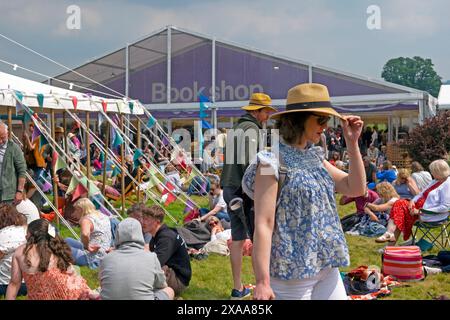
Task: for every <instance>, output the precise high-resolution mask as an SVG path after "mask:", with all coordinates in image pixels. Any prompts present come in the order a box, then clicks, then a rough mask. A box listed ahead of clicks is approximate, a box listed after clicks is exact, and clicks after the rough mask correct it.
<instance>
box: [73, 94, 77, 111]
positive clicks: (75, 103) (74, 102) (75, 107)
mask: <svg viewBox="0 0 450 320" xmlns="http://www.w3.org/2000/svg"><path fill="white" fill-rule="evenodd" d="M72 105H73V109H74V110H75V111H76V110H77V105H78V99H77V97H75V96H72Z"/></svg>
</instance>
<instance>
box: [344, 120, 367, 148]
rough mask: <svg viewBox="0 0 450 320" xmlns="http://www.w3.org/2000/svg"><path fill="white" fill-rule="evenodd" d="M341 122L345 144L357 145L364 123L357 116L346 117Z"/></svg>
mask: <svg viewBox="0 0 450 320" xmlns="http://www.w3.org/2000/svg"><path fill="white" fill-rule="evenodd" d="M344 118H345V120H342V121H341V122H342V128H343V129H344V130H343V131H344V137H345V141H346V142H347V143H356V144H357V143H358V139H359V136H360V135H361V132H362V128H363V125H364V122H363V121H362V120H361V118H360V117H358V116H346V117H344Z"/></svg>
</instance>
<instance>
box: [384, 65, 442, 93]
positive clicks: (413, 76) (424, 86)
mask: <svg viewBox="0 0 450 320" xmlns="http://www.w3.org/2000/svg"><path fill="white" fill-rule="evenodd" d="M381 76H382V77H383V79H384V80H386V81H389V82H392V83H396V84H400V85H403V86H407V87H411V88H415V89H419V90H423V91H427V92H428V93H430V94H431V95H432V96H434V97H437V96H438V94H439V89H440V87H441V84H442V82H441V79H442V78H441V77H440V76H439V75H438V74H437V73H436V71H435V70H434V64H433V62H431V59H423V58H421V57H414V58H412V59H411V58H403V57H399V58H395V59H391V60H389V61H388V62H386V64H385V65H384V67H383V72H382V74H381Z"/></svg>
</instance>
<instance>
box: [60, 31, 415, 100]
mask: <svg viewBox="0 0 450 320" xmlns="http://www.w3.org/2000/svg"><path fill="white" fill-rule="evenodd" d="M169 29H170V38H171V42H170V45H169V46H170V51H171V53H172V54H171V55H172V57H173V56H177V55H180V54H182V53H184V52H186V51H189V50H192V49H194V48H198V47H200V46H202V45H205V44H208V43H209V44H210V43H211V42H212V41H214V42H215V43H216V45H226V46H227V47H229V48H233V49H234V50H239V51H245V52H248V53H251V54H257V55H262V56H265V57H267V58H272V59H274V60H276V61H279V62H285V63H289V64H294V65H296V66H298V67H299V68H303V69H306V70H308V68H310V67H312V68H314V72H316V73H318V74H321V75H323V76H330V77H335V78H339V79H342V80H347V81H352V82H355V83H358V84H364V85H367V86H371V87H376V88H379V89H381V90H385V91H386V93H422V92H423V91H420V90H416V89H413V88H409V87H405V86H401V85H397V84H393V83H390V82H387V81H384V80H383V79H374V78H370V77H364V76H359V75H355V74H351V73H348V72H343V71H340V70H336V69H332V68H328V67H324V66H321V65H318V64H315V63H313V62H307V61H302V60H299V59H293V58H289V57H285V56H282V55H277V54H274V53H272V52H266V51H262V50H259V49H255V48H252V47H248V46H244V45H240V44H236V43H233V42H230V41H224V40H219V39H216V38H215V37H212V36H208V35H204V34H200V33H197V32H193V31H189V30H186V29H182V28H178V27H174V26H167V27H165V28H162V29H159V30H157V31H155V32H153V33H151V34H149V35H147V36H145V37H142V38H140V39H139V40H136V41H134V42H132V43H130V44H128V45H127V46H125V47H122V48H120V49H117V50H114V51H112V52H110V53H107V54H105V55H103V56H101V57H97V58H94V59H92V60H90V61H88V62H86V63H85V64H83V65H81V66H79V67H77V68H75V69H74V71H76V72H78V73H80V74H83V75H84V76H86V77H88V78H90V79H93V80H95V81H97V82H99V83H103V84H106V83H112V82H113V81H114V80H117V79H123V78H124V75H125V72H126V49H127V47H128V48H129V56H128V58H129V72H130V74H131V73H132V72H135V71H139V70H142V69H144V68H147V67H149V66H152V65H155V64H158V63H160V62H161V61H165V60H167V50H168V47H169V46H168V42H167V38H168V34H169V32H168V30H169ZM55 78H57V79H60V80H64V81H67V82H72V83H75V84H78V85H82V86H85V87H88V88H96V89H97V88H98V86H97V84H95V83H93V82H88V81H87V80H86V78H83V77H81V76H79V75H77V74H76V73H74V72H71V71H69V72H65V73H63V74H60V75H57V76H55ZM54 84H55V85H58V84H57V83H56V82H55V83H54ZM124 86H125V85H124V84H123V87H124ZM98 89H99V90H101V91H104V92H107V93H111V94H117V92H112V91H108V89H105V88H98ZM122 89H123V90H124V88H121V89H120V90H118V91H122ZM122 93H124V92H122Z"/></svg>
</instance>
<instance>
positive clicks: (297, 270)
mask: <svg viewBox="0 0 450 320" xmlns="http://www.w3.org/2000/svg"><path fill="white" fill-rule="evenodd" d="M280 154H281V156H282V157H283V160H284V162H285V164H286V166H287V168H288V173H287V176H286V180H285V182H284V184H283V186H282V189H281V194H280V200H279V201H280V203H279V206H278V207H277V212H276V214H275V227H274V232H273V235H272V248H271V258H270V275H271V277H274V278H278V279H282V280H295V279H297V280H299V279H306V278H311V277H314V276H316V275H317V274H318V273H319V272H320V271H321V270H322V269H324V268H327V267H344V266H349V265H350V258H349V253H348V247H347V243H346V240H345V237H344V233H343V231H342V227H341V223H340V220H339V216H338V213H337V207H336V200H335V196H334V181H333V179H332V178H331V176H330V175H329V173H328V171H327V170H326V169H325V167H324V165H323V160H324V156H325V155H324V152H323V149H322V148H321V147H312V148H309V149H306V150H300V149H297V148H294V147H291V146H288V145H285V144H282V143H280ZM259 163H262V164H266V165H267V164H268V165H270V166H271V167H272V168H273V169H274V171H275V176H276V178H277V179H278V160H277V158H276V156H275V155H274V154H273V153H271V152H268V151H261V152H259V153H258V154H257V157H256V159H255V160H253V162H252V163H251V164H250V165H249V167H248V168H247V170H246V172H245V174H244V178H243V180H242V188H243V190H244V192H245V193H247V194H248V196H249V197H250V198H252V199H253V190H254V181H255V174H256V169H257V166H258V164H259Z"/></svg>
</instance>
